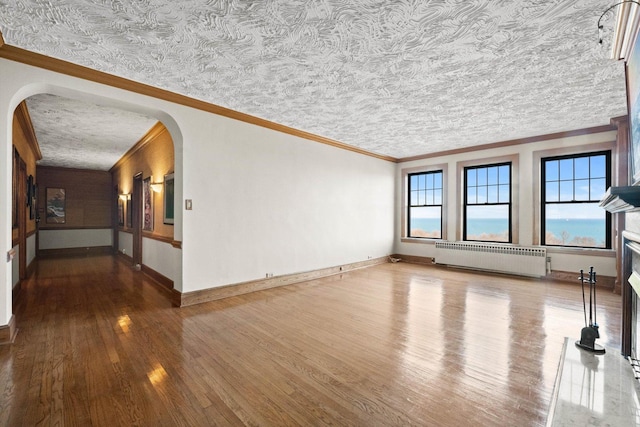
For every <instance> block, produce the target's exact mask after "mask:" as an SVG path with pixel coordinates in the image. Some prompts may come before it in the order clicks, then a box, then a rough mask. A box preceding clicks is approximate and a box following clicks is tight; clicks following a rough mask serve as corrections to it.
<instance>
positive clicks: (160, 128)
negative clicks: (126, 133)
mask: <svg viewBox="0 0 640 427" xmlns="http://www.w3.org/2000/svg"><path fill="white" fill-rule="evenodd" d="M164 132H168V130H167V128H166V127H165V126H164V125H163V124H162V122H158V123H156V124H155V125H153V126H152V127H151V129H149V130H148V131H147V133H145V134H144V135H143V136H142V138H140V139H139V140H138V142H136V143H135V144H134V145H133V147H131V148H129V150H127V152H126V153H124V154H123V155H122V157H120V159H118V161H117V162H116V163H115V164H114V165H113V166H111V169H109V172H110V173H113V171H114V170H115V169H117V168H119V167H121V166H122V164H123V163H125V162H126V161H127V160H129V159H130V158H131V157H133V156H134V155H135V154H136V153H137V152H138V151H140V150H142V149H143V148H144V147H145V146H146V145H147V144H149V143H150V142H152V141H153V140H154V139H156V138H158V137H159V136H160V135H162V134H163V133H164Z"/></svg>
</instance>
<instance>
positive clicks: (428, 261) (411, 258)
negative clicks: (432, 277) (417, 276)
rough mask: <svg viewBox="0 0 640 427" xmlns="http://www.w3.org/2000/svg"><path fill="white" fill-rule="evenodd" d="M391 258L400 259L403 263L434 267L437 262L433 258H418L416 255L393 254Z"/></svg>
mask: <svg viewBox="0 0 640 427" xmlns="http://www.w3.org/2000/svg"><path fill="white" fill-rule="evenodd" d="M434 243H435V242H434ZM391 257H392V258H400V259H401V260H402V262H408V263H409V264H422V265H432V264H433V263H434V262H435V260H434V259H433V258H431V257H424V256H416V255H403V254H393V255H391Z"/></svg>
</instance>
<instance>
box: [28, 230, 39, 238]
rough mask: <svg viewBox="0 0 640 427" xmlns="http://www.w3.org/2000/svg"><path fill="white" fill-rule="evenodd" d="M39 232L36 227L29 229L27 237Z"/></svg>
mask: <svg viewBox="0 0 640 427" xmlns="http://www.w3.org/2000/svg"><path fill="white" fill-rule="evenodd" d="M37 232H38V231H37V230H35V229H34V230H31V231H28V232H27V239H28V238H29V237H31V236H33V235H34V234H36V233H37Z"/></svg>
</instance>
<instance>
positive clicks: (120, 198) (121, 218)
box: [118, 194, 124, 227]
mask: <svg viewBox="0 0 640 427" xmlns="http://www.w3.org/2000/svg"><path fill="white" fill-rule="evenodd" d="M123 196H124V194H121V195H120V196H118V225H119V226H120V227H124V198H123Z"/></svg>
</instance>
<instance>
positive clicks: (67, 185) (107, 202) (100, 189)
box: [37, 166, 113, 229]
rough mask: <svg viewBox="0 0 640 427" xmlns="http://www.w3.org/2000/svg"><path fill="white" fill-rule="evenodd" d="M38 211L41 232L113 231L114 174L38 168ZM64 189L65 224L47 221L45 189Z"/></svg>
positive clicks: (45, 167)
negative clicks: (54, 230) (102, 229)
mask: <svg viewBox="0 0 640 427" xmlns="http://www.w3.org/2000/svg"><path fill="white" fill-rule="evenodd" d="M37 173H38V212H39V214H40V218H41V222H40V228H41V229H65V228H74V229H78V228H110V227H111V226H112V215H113V211H112V209H113V207H112V205H113V203H112V201H111V192H112V187H111V174H110V173H109V172H107V171H93V170H83V169H67V168H56V167H47V166H38V167H37ZM47 187H51V188H64V189H65V195H66V206H65V211H66V221H65V223H64V224H49V223H47V221H46V212H45V209H46V189H47Z"/></svg>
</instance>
